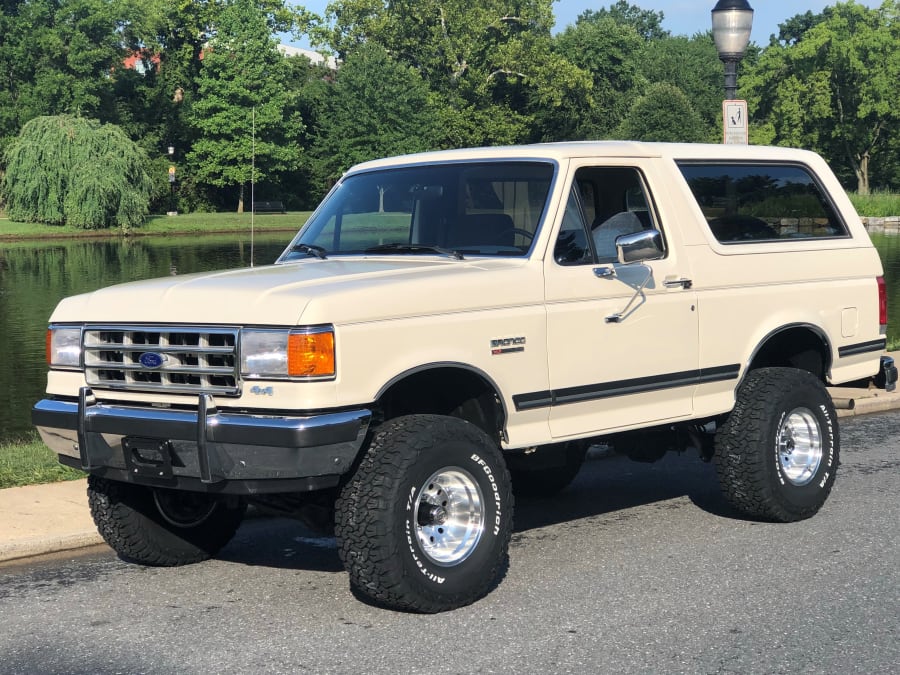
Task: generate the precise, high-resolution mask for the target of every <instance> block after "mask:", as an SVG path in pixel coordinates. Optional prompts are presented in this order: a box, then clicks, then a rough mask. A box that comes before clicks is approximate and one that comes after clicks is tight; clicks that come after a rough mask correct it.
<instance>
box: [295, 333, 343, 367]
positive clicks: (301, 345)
mask: <svg viewBox="0 0 900 675" xmlns="http://www.w3.org/2000/svg"><path fill="white" fill-rule="evenodd" d="M334 374H335V364H334V333H332V332H330V331H328V332H322V333H291V334H290V335H289V336H288V375H289V376H291V377H333V376H334Z"/></svg>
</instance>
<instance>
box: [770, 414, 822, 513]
mask: <svg viewBox="0 0 900 675" xmlns="http://www.w3.org/2000/svg"><path fill="white" fill-rule="evenodd" d="M799 407H806V409H807V410H809V411H810V412H812V413H813V415H814V416H815V418H816V422H817V423H818V426H819V433H820V436H821V439H822V444H823V448H822V460H821V463H820V464H819V467H818V469H817V470H816V473H815V475H814V476H813V478H812V480H810V482H809V483H807V484H806V485H794V484H793V483H791V482H790V481H789V480H788V478H787V476H786V475H785V473H784V468H783V467H782V465H781V461H780V457H779V454H780V447H779V444H778V441H779V437H778V433H779V430H780V429H781V428H782V425H783V424H784V422H785V420H786V418H787V417H788V415H790V414H791V413H792V412H793V411H794V410H796V409H797V408H799ZM773 429H774V438H773V441H772V447H773V454H772V460H773V466H774V470H775V476H776V478H777V480H778V491H779V492H780V493H781V495H782V497H783V498H784V499H785V500H787V501H788V502H791V503H795V504H801V505H803V504H805V503H807V502H809V501H813V500H815V499H817V494H818V493H819V492H820V491H821V490H822V489H824V488H825V486H826V485H827V483H828V480H829V478H831V477H832V476H833V473H834V471H833V468H834V461H835V424H834V420H833V419H832V415H831V413H830V411H829V410H828V407H827V406H825V405H823V404H818V405H815V406H812V407H807V406H806V405H804V403H802V402H801V403H798V404H793V403H791V404H788V405H785V406H784V407H783V409H782V411H781V414H780V415H779V418H778V422H777V424H775V425H774V427H773Z"/></svg>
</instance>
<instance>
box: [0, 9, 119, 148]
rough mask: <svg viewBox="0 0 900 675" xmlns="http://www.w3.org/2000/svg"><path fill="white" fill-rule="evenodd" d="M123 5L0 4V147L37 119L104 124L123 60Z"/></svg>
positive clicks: (3, 146) (111, 103)
mask: <svg viewBox="0 0 900 675" xmlns="http://www.w3.org/2000/svg"><path fill="white" fill-rule="evenodd" d="M134 9H136V6H133V5H131V4H130V3H129V2H127V0H28V1H23V0H10V1H8V2H4V3H2V5H0V35H2V36H3V37H2V39H0V72H2V73H3V86H2V87H0V150H2V149H4V148H5V146H6V144H8V143H9V142H10V141H11V140H12V139H13V138H14V137H15V136H16V134H18V132H19V130H20V129H21V127H22V125H23V124H24V123H25V122H27V121H28V120H30V119H32V118H34V117H37V116H40V115H56V114H60V113H71V114H77V115H84V116H86V117H94V118H100V119H105V118H106V117H107V116H108V115H109V114H110V112H111V110H112V105H113V95H112V80H111V79H110V77H109V75H110V72H111V71H112V70H113V69H114V68H115V67H116V66H118V64H119V63H121V58H122V56H123V55H124V50H123V46H122V43H121V40H120V38H119V30H120V29H121V27H122V26H123V25H125V24H127V23H128V21H129V20H130V19H131V18H132V17H133V10H134Z"/></svg>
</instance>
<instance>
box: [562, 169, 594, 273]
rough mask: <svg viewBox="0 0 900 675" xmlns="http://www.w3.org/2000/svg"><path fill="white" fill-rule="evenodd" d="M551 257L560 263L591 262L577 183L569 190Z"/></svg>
mask: <svg viewBox="0 0 900 675" xmlns="http://www.w3.org/2000/svg"><path fill="white" fill-rule="evenodd" d="M553 258H554V259H555V260H556V262H558V263H559V264H560V265H585V264H589V263H592V262H593V256H592V255H591V248H590V244H589V243H588V237H587V229H586V227H585V222H584V215H583V211H582V207H581V199H580V198H579V194H578V185H577V183H576V184H575V185H573V186H572V190H571V191H570V192H569V199H568V201H567V202H566V212H565V213H564V214H563V221H562V227H560V230H559V236H558V237H557V238H556V246H555V247H554V248H553Z"/></svg>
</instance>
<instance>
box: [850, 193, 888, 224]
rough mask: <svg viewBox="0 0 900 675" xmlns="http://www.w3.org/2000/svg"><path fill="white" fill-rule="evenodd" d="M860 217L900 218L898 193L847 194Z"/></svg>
mask: <svg viewBox="0 0 900 675" xmlns="http://www.w3.org/2000/svg"><path fill="white" fill-rule="evenodd" d="M848 194H849V197H850V201H851V202H853V206H854V207H856V210H857V211H858V212H859V215H861V216H869V217H874V218H885V217H888V216H900V192H873V193H872V194H869V195H860V194H857V193H855V192H850V193H848Z"/></svg>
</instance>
